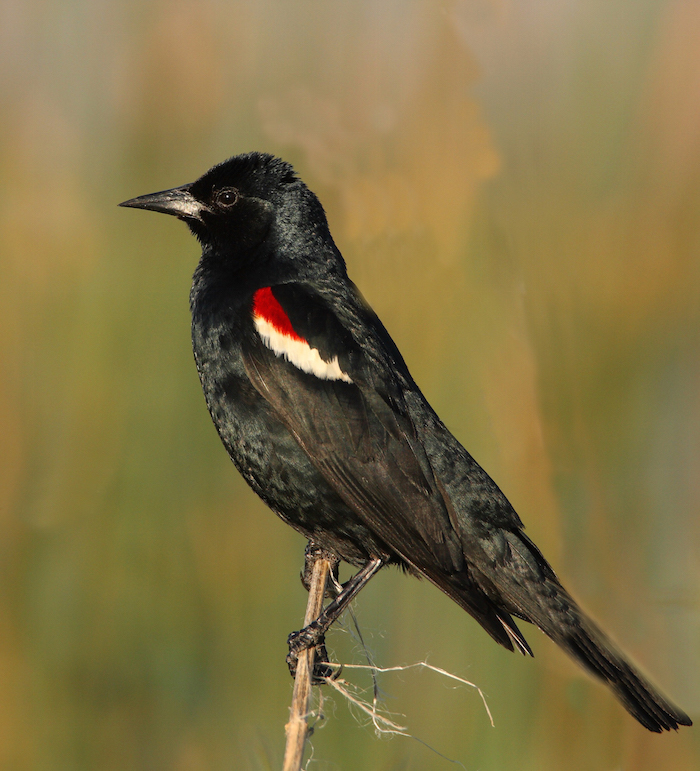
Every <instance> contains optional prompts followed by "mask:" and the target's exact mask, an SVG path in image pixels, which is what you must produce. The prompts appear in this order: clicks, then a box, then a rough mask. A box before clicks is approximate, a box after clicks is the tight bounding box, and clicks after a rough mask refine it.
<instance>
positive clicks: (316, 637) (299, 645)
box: [287, 624, 340, 685]
mask: <svg viewBox="0 0 700 771" xmlns="http://www.w3.org/2000/svg"><path fill="white" fill-rule="evenodd" d="M311 626H312V625H311V624H309V626H307V627H304V629H302V630H300V631H299V632H292V633H291V634H290V635H289V637H288V638H287V644H288V645H289V653H288V654H287V666H288V667H289V674H290V675H291V676H292V677H296V674H297V663H298V661H299V654H300V653H302V652H303V651H305V650H309V648H314V649H315V652H316V655H315V656H314V668H313V672H312V673H311V684H312V685H323V683H325V682H326V680H327V679H328V678H330V679H332V680H335V679H336V678H337V677H338V675H339V674H340V669H339V668H338V667H333V666H331V665H330V661H329V659H328V651H327V650H326V640H325V636H324V635H323V634H319V633H318V630H315V629H312V628H311Z"/></svg>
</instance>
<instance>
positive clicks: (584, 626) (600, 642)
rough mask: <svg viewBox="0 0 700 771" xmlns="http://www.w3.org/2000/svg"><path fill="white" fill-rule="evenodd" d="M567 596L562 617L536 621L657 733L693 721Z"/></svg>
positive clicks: (561, 602)
mask: <svg viewBox="0 0 700 771" xmlns="http://www.w3.org/2000/svg"><path fill="white" fill-rule="evenodd" d="M559 588H560V592H562V593H563V594H564V597H561V596H560V597H559V603H558V604H561V605H563V606H564V607H563V608H562V611H563V614H564V615H563V617H562V616H560V617H559V618H557V617H554V618H544V619H541V620H540V619H537V620H535V621H534V623H536V624H537V626H539V627H540V628H541V629H542V631H543V632H544V633H545V634H546V635H547V636H549V637H551V639H552V640H554V642H555V643H557V644H558V645H560V646H561V647H562V648H563V649H564V650H565V651H566V652H567V653H568V654H569V655H570V656H571V657H572V658H574V659H575V660H576V661H578V662H579V663H580V664H581V665H582V666H583V667H584V668H585V669H587V670H588V671H589V672H590V673H591V674H593V675H595V676H596V677H598V678H599V679H601V680H603V681H604V682H605V683H607V685H608V686H610V688H611V689H612V691H613V692H614V694H615V695H616V696H617V698H618V699H619V700H620V701H621V702H622V704H623V705H624V706H625V708H626V709H627V711H628V712H629V713H630V714H631V715H632V716H633V717H635V718H636V719H637V720H638V721H639V722H640V723H641V724H642V725H643V726H644V727H645V728H648V729H649V730H650V731H654V732H656V733H661V732H662V731H664V730H665V731H669V730H671V729H672V728H673V729H674V730H677V729H678V727H679V726H683V725H684V726H689V725H692V721H691V720H690V718H689V717H688V716H687V715H686V714H685V712H683V711H682V710H681V709H679V708H678V707H676V706H674V705H673V704H671V702H670V701H668V699H666V698H665V697H664V696H663V695H662V694H661V693H660V692H659V691H658V690H657V689H656V688H655V687H654V686H653V685H651V683H649V681H648V680H647V679H646V678H645V677H644V676H643V675H641V674H640V672H639V671H638V670H637V669H636V668H635V667H634V666H633V665H632V664H631V663H630V662H629V661H628V660H627V658H626V657H625V656H624V654H622V653H621V652H620V651H619V650H618V649H617V648H616V647H615V645H614V644H613V643H612V642H611V641H610V640H609V639H608V638H607V637H606V635H605V634H604V633H603V632H602V631H601V630H600V629H599V628H598V627H597V626H596V624H595V623H594V622H593V621H592V620H591V619H590V618H588V617H587V616H586V615H585V614H584V613H583V611H582V610H581V609H580V608H579V607H578V605H577V604H576V603H575V602H574V600H573V599H571V597H569V596H568V594H567V593H566V592H565V590H564V589H562V588H561V587H559Z"/></svg>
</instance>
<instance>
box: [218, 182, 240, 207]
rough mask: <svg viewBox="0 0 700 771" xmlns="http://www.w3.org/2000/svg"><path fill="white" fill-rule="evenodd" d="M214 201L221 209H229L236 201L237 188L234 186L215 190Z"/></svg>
mask: <svg viewBox="0 0 700 771" xmlns="http://www.w3.org/2000/svg"><path fill="white" fill-rule="evenodd" d="M214 201H215V203H216V204H217V206H219V207H220V208H222V209H230V208H231V207H232V206H235V205H236V203H237V201H238V190H236V189H235V188H234V187H224V188H222V189H221V190H217V191H216V194H215V195H214Z"/></svg>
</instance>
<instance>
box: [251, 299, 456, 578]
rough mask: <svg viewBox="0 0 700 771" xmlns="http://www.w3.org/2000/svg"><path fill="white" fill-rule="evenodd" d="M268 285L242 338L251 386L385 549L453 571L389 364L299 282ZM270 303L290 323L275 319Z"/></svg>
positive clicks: (440, 506) (441, 513)
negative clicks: (372, 357) (381, 362)
mask: <svg viewBox="0 0 700 771" xmlns="http://www.w3.org/2000/svg"><path fill="white" fill-rule="evenodd" d="M266 291H267V290H266ZM270 291H272V293H273V296H272V298H270V297H269V296H268V297H267V299H266V300H265V302H266V305H263V301H262V300H259V301H258V305H260V308H261V310H260V316H259V317H258V319H257V320H258V324H257V325H255V324H254V325H253V326H252V331H251V334H250V335H248V336H246V339H244V341H243V345H242V350H243V357H244V362H245V366H246V371H247V373H248V376H249V377H250V380H251V382H252V383H253V385H254V386H255V388H256V389H257V390H258V391H259V393H260V394H261V395H262V396H263V397H264V398H265V399H266V400H267V401H268V403H269V404H270V405H271V406H272V407H273V408H274V410H275V412H276V414H277V416H278V418H279V419H280V421H282V422H283V423H284V424H285V425H286V427H287V428H288V430H289V431H290V432H291V433H292V434H293V435H294V437H295V438H296V440H297V441H298V443H299V445H300V446H301V447H302V448H303V449H304V450H305V452H306V453H307V454H308V456H309V457H310V459H311V460H312V462H313V463H314V464H315V465H316V467H317V468H318V469H319V470H320V471H321V472H322V473H323V475H324V476H325V478H326V479H327V480H328V482H329V483H330V484H331V486H332V487H333V488H334V489H335V490H336V491H337V492H338V493H339V494H340V495H341V497H342V498H343V499H344V500H345V501H346V503H347V504H348V505H349V506H351V508H352V509H353V510H354V511H356V512H357V514H358V516H359V517H360V518H361V519H362V520H363V521H364V522H365V524H366V525H367V526H368V527H370V528H371V529H372V530H373V531H374V532H375V533H377V535H378V536H379V537H380V538H381V539H382V540H383V541H384V542H385V543H386V544H387V545H388V546H389V547H390V549H391V550H392V551H395V552H396V553H397V554H398V555H399V556H401V557H402V558H403V559H404V560H405V561H406V562H408V563H409V564H412V563H413V562H414V560H416V561H418V562H421V563H423V564H436V566H439V567H440V568H441V569H442V570H444V571H446V572H448V573H454V572H459V571H461V570H462V569H463V567H464V557H463V554H462V548H461V544H460V539H459V537H458V536H457V534H456V533H455V531H454V529H453V527H452V525H451V523H450V520H449V515H448V512H447V510H446V508H445V505H444V502H443V500H442V497H441V495H440V492H439V490H438V489H437V486H436V484H435V480H434V478H433V474H432V470H431V467H430V464H429V463H428V460H427V458H426V456H425V452H424V450H423V447H422V445H421V443H420V442H419V441H418V438H417V434H416V431H415V427H414V425H413V423H412V422H411V419H410V417H409V416H408V412H407V410H406V409H405V405H404V404H403V400H402V396H401V390H400V388H399V385H398V383H396V382H395V380H396V373H395V372H394V370H393V368H392V367H390V366H386V367H383V368H381V369H380V367H378V366H374V367H373V366H372V363H371V362H370V361H369V360H368V359H369V358H370V357H368V356H367V354H366V353H365V350H364V348H363V346H361V345H359V344H358V343H357V342H356V341H355V340H354V339H353V336H352V334H351V333H350V332H349V331H348V330H347V329H346V328H345V327H344V326H343V324H342V323H341V322H340V321H339V319H338V318H337V316H336V315H335V314H334V313H333V312H332V311H331V310H330V309H329V307H328V305H327V304H326V303H324V302H323V300H322V299H321V298H320V297H319V296H318V295H313V294H312V293H310V291H309V290H307V289H306V288H305V287H302V286H300V285H298V284H292V285H283V286H280V287H274V288H273V289H272V290H270ZM273 303H278V304H279V306H280V307H281V308H282V310H283V311H284V314H285V316H286V317H287V319H288V320H289V322H290V324H291V328H290V327H289V325H287V326H286V328H285V322H284V320H283V321H281V322H280V319H279V308H276V309H275V308H273V309H271V307H272V304H273ZM254 307H255V306H254ZM275 313H277V314H278V317H275V315H274V314H275ZM254 318H255V317H254ZM261 320H262V322H263V323H260V322H261ZM264 322H268V326H267V327H266V326H265V324H264ZM368 331H369V332H370V333H372V330H371V329H369V330H368ZM285 333H286V334H285ZM375 364H378V362H375Z"/></svg>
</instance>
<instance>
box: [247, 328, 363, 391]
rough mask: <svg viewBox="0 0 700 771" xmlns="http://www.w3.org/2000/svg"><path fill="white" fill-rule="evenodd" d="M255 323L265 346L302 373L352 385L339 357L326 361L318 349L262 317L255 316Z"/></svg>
mask: <svg viewBox="0 0 700 771" xmlns="http://www.w3.org/2000/svg"><path fill="white" fill-rule="evenodd" d="M253 321H254V322H255V328H256V329H257V330H258V334H259V335H260V337H261V338H262V340H263V342H264V343H265V345H266V346H267V347H268V348H270V349H271V350H273V351H274V352H275V353H276V354H277V355H278V356H284V357H285V359H287V361H288V362H289V363H290V364H293V365H294V366H295V367H298V368H299V369H300V370H302V372H307V373H308V374H309V375H315V376H316V377H318V378H321V380H343V381H344V382H346V383H352V380H351V379H350V378H349V377H348V376H347V375H346V374H345V372H343V370H342V369H340V364H338V357H337V356H334V357H333V358H332V359H331V360H330V361H324V360H323V359H322V358H321V354H320V353H319V352H318V348H312V347H311V346H310V345H309V344H308V343H307V342H306V340H295V339H294V338H292V337H290V336H289V335H285V334H284V333H282V332H280V331H279V330H278V329H275V327H274V326H273V325H272V324H270V322H269V321H267V320H266V319H264V318H263V317H262V316H253Z"/></svg>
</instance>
